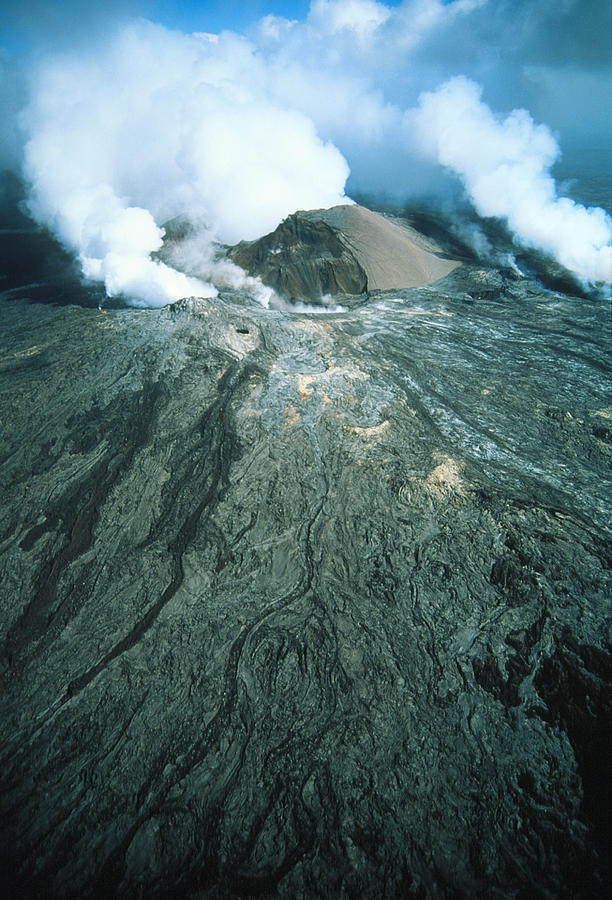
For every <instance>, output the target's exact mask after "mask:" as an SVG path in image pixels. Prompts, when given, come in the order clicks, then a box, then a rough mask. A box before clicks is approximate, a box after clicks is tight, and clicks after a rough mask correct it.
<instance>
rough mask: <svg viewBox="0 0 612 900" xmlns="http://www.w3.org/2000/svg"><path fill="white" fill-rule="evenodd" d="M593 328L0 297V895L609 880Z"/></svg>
mask: <svg viewBox="0 0 612 900" xmlns="http://www.w3.org/2000/svg"><path fill="white" fill-rule="evenodd" d="M459 273H460V275H459ZM605 316H606V311H605V308H604V305H603V304H602V303H599V302H597V301H592V302H589V303H586V302H584V303H581V302H579V301H576V300H572V299H571V298H564V297H561V296H560V295H555V294H551V293H547V292H545V291H544V290H542V289H541V288H539V287H538V286H537V285H536V284H535V283H533V282H529V281H528V280H524V281H522V282H518V281H511V280H508V279H507V278H505V277H503V276H501V275H500V274H499V273H496V272H493V271H490V270H483V269H473V268H470V267H467V266H464V267H462V268H461V269H458V270H457V273H453V274H451V275H449V276H448V278H447V279H446V280H445V281H443V282H440V283H438V284H436V285H435V287H430V288H425V289H421V290H416V289H413V290H404V291H397V292H394V293H392V294H390V293H387V294H384V293H383V294H372V295H370V296H369V298H368V299H367V302H364V303H363V305H361V306H359V307H358V308H356V309H353V310H352V311H350V312H347V313H342V314H334V315H311V314H291V313H286V312H282V311H274V310H263V309H261V308H258V307H257V306H256V305H254V304H253V303H252V302H251V301H249V299H248V297H247V295H244V294H241V293H240V292H234V293H232V292H227V293H226V294H224V295H223V296H221V297H220V298H219V299H218V300H215V301H203V300H197V299H193V300H187V301H181V302H179V303H178V304H176V305H175V306H174V307H171V308H168V309H165V310H161V311H153V310H148V311H135V310H109V311H108V312H104V311H99V310H94V309H83V308H78V307H63V308H62V307H50V306H47V307H44V306H40V305H36V304H31V305H27V304H21V303H20V304H19V305H17V304H15V303H6V302H5V303H3V304H2V305H0V317H1V319H2V326H1V331H0V343H1V345H2V355H1V357H0V410H1V415H0V417H1V420H2V421H1V426H2V444H1V450H2V456H1V459H0V466H1V468H0V489H1V491H2V502H1V505H0V574H1V584H2V592H1V597H0V623H1V627H2V630H1V633H0V638H1V643H2V655H1V660H2V691H1V693H0V709H1V713H0V716H1V718H0V721H1V722H2V733H1V738H0V755H1V761H2V765H1V768H0V779H1V782H2V792H1V795H0V796H1V807H0V813H1V815H0V828H1V830H2V840H1V846H2V848H3V853H4V873H3V874H4V884H5V885H8V890H9V894H10V895H11V896H13V897H24V898H25V897H27V898H37V897H45V898H49V897H51V898H77V897H78V898H87V897H119V898H121V897H124V898H131V897H147V898H167V897H188V898H194V900H195V898H201V900H203V898H237V897H256V896H258V897H285V898H294V897H304V898H310V897H313V898H316V897H325V898H328V897H343V898H349V897H360V898H383V897H384V898H396V897H411V896H413V897H427V898H451V897H452V898H456V897H487V898H489V897H496V898H508V900H509V898H519V897H520V898H527V897H547V898H553V897H554V898H559V897H568V898H569V897H594V896H604V894H605V892H606V890H607V885H608V877H609V873H608V871H607V869H606V858H605V849H606V847H607V846H609V838H610V834H609V819H608V818H607V816H608V810H609V805H608V804H609V800H610V778H609V774H610V773H609V754H608V750H609V746H608V745H609V734H610V732H609V727H610V692H609V674H610V655H609V650H610V647H609V633H608V626H609V617H608V614H609V599H610V559H611V554H610V546H611V545H610V528H609V518H608V514H609V486H610V462H611V458H612V456H611V454H612V444H611V440H612V424H611V422H612V408H611V406H610V399H609V395H607V396H606V390H607V388H608V387H609V382H608V372H607V369H606V366H607V354H608V351H609V346H608V339H607V337H606V334H605V329H604V328H602V323H603V322H605Z"/></svg>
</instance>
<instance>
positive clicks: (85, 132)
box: [22, 21, 349, 305]
mask: <svg viewBox="0 0 612 900" xmlns="http://www.w3.org/2000/svg"><path fill="white" fill-rule="evenodd" d="M22 122H23V126H24V128H25V130H26V132H27V133H28V134H29V140H28V142H27V145H26V148H25V166H24V171H25V174H26V177H27V179H28V181H29V182H30V184H31V192H30V199H29V204H30V209H31V211H32V213H33V215H34V216H35V218H36V219H37V220H38V221H39V222H42V223H43V224H45V225H47V226H48V227H50V228H51V229H53V230H54V231H55V232H56V233H57V234H58V236H59V237H60V239H61V240H62V241H63V242H64V244H65V245H66V246H68V247H70V248H71V249H73V250H75V252H76V253H77V254H78V256H79V258H80V260H81V264H82V267H83V271H84V273H85V275H86V276H87V277H89V278H95V279H100V280H103V281H104V283H105V286H106V290H107V293H108V294H109V295H110V296H117V295H120V294H122V295H126V296H129V297H131V298H135V299H136V301H143V302H147V303H150V304H154V305H159V304H161V303H164V302H169V301H170V300H174V299H177V298H178V297H180V296H184V295H185V294H193V293H200V294H202V293H206V294H208V295H210V294H211V293H212V292H213V291H214V289H213V288H212V287H211V286H210V285H208V286H207V285H205V284H202V283H201V282H196V281H195V280H194V279H191V280H189V279H187V278H186V277H185V276H184V275H181V274H180V273H177V272H173V271H172V270H169V268H168V267H167V266H164V265H163V264H161V263H160V262H158V261H154V260H151V259H149V256H150V254H151V253H152V252H155V251H157V250H158V249H159V247H160V246H161V242H162V237H163V229H162V228H161V227H160V226H162V225H163V223H164V222H165V221H166V220H168V219H171V218H173V217H175V216H178V215H187V216H188V217H190V218H191V219H192V221H197V222H198V223H199V225H200V226H201V232H202V235H203V239H202V254H203V257H204V258H205V257H206V253H207V249H206V248H207V247H208V248H210V245H211V243H212V242H213V241H214V240H220V241H225V242H230V243H233V242H235V241H237V240H239V239H243V238H245V239H249V238H254V237H257V236H258V235H260V234H262V233H265V232H266V231H270V230H272V229H273V228H274V227H275V226H276V225H277V224H278V222H279V221H280V220H281V219H282V218H283V217H284V216H286V215H287V214H289V213H291V212H294V211H295V210H296V209H300V208H311V207H317V206H330V205H333V204H335V203H338V202H341V201H342V200H343V199H344V193H343V191H344V184H345V181H346V178H347V176H348V172H349V169H348V166H347V163H346V161H345V160H344V158H343V156H342V155H341V154H340V152H339V151H338V150H337V149H336V148H335V147H334V146H333V145H331V144H330V143H326V142H324V141H322V140H321V139H320V138H319V136H318V135H317V132H316V129H315V127H314V125H313V123H312V121H311V120H310V119H309V118H308V117H307V116H306V115H304V114H303V113H301V112H299V111H296V110H293V109H288V108H286V107H285V106H283V105H279V104H278V103H277V102H275V100H274V98H273V97H271V96H270V92H269V91H268V89H267V85H266V73H265V71H264V70H262V67H261V66H260V64H259V62H258V61H257V59H256V58H255V56H254V53H253V50H252V47H251V46H250V45H249V44H248V43H247V42H246V41H244V40H243V39H241V38H239V37H237V36H236V35H232V34H225V35H222V36H221V37H220V38H219V39H218V40H216V41H211V40H210V39H208V38H207V37H206V36H201V35H191V36H186V35H182V34H180V33H178V32H170V31H168V30H167V29H163V28H160V27H158V26H154V25H151V24H150V23H147V22H144V21H142V22H138V23H136V24H133V25H131V26H129V27H127V28H123V29H122V30H121V31H120V32H119V33H118V35H117V36H116V38H115V40H113V41H111V42H109V44H108V45H105V46H104V47H103V48H97V49H95V50H93V51H90V52H86V53H78V54H76V55H60V56H54V57H52V58H51V59H49V60H48V61H47V62H45V63H44V64H42V66H41V67H40V68H39V69H38V70H37V72H36V74H35V77H34V79H33V85H32V97H31V101H30V103H29V105H28V107H27V109H26V110H25V112H24V114H23V117H22ZM204 236H205V237H204ZM210 255H211V254H210V253H209V256H210ZM149 281H150V287H149V286H148V285H149Z"/></svg>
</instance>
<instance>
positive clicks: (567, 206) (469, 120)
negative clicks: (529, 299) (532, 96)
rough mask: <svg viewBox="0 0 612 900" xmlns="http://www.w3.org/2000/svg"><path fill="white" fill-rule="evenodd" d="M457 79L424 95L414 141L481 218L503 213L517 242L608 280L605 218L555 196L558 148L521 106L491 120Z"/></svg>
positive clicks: (609, 228)
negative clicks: (458, 184)
mask: <svg viewBox="0 0 612 900" xmlns="http://www.w3.org/2000/svg"><path fill="white" fill-rule="evenodd" d="M481 94H482V88H481V87H480V86H479V85H477V84H475V83H474V82H473V81H470V80H468V79H467V78H463V77H456V78H452V79H450V80H449V81H447V82H445V83H444V84H443V85H441V86H440V87H439V88H438V89H437V90H436V91H434V92H429V93H424V94H423V95H422V96H421V98H420V102H419V108H418V110H417V111H416V112H415V113H414V114H413V115H411V116H409V119H410V121H411V123H412V124H414V125H415V126H416V129H417V133H418V135H419V138H420V140H421V142H422V146H423V148H424V150H425V152H427V153H433V154H435V156H436V158H437V160H438V162H439V163H441V165H443V166H446V167H448V168H450V169H452V170H453V171H454V172H455V173H456V174H457V175H459V177H460V178H461V179H462V181H463V183H464V185H465V187H466V189H467V192H468V195H469V197H470V199H471V200H472V202H473V203H474V205H475V207H476V209H477V210H478V212H479V213H480V214H481V215H482V216H496V217H499V218H504V219H505V220H506V221H507V222H508V225H509V226H510V228H511V229H512V231H513V232H514V233H515V235H516V237H517V238H518V240H519V241H520V242H521V243H523V244H526V245H527V246H532V247H537V248H539V249H541V250H544V251H546V252H547V253H549V254H551V255H553V256H555V257H556V258H557V259H558V260H559V262H561V263H562V264H563V265H564V266H566V267H567V268H568V269H570V270H572V271H573V272H575V273H577V274H578V275H579V276H581V277H582V278H584V279H586V280H589V281H610V280H612V219H611V218H610V217H609V216H608V215H607V214H606V213H605V212H604V210H603V209H601V208H597V207H591V208H588V209H587V208H586V207H584V206H582V205H580V204H578V203H575V202H574V201H573V200H570V199H569V198H567V197H558V196H557V192H556V185H555V181H554V179H553V177H552V176H551V174H550V167H551V166H552V164H553V163H554V162H555V160H556V159H557V157H558V156H559V147H558V144H557V142H556V140H555V139H554V137H553V135H552V134H551V132H550V130H549V129H548V128H547V127H546V126H545V125H536V123H535V122H534V121H533V119H532V118H531V116H530V115H529V113H528V112H527V111H526V110H524V109H515V110H513V111H512V112H511V113H510V114H509V115H508V116H507V117H506V118H505V119H497V118H496V117H495V116H494V115H493V113H492V111H491V110H490V108H489V107H488V106H487V105H486V104H485V103H483V102H482V100H481Z"/></svg>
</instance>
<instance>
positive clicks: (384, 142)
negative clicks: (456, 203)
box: [0, 0, 612, 305]
mask: <svg viewBox="0 0 612 900" xmlns="http://www.w3.org/2000/svg"><path fill="white" fill-rule="evenodd" d="M142 2H143V3H146V0H142ZM58 9H59V7H58ZM510 12H511V14H512V19H513V27H512V29H508V27H507V20H508V17H509V15H510ZM610 18H611V16H610V14H609V13H606V11H605V10H604V9H603V6H602V8H601V10H599V12H598V14H597V15H594V13H592V14H591V17H590V18H588V17H585V16H583V15H582V9H581V5H580V3H579V2H578V0H564V3H563V4H562V8H561V7H560V6H559V4H558V3H557V2H554V0H542V2H541V3H539V4H535V6H534V4H533V3H532V2H531V0H512V2H510V0H451V2H445V0H402V2H400V3H398V4H396V5H394V6H390V5H387V4H385V3H381V2H377V0H312V2H311V4H310V10H309V13H308V15H307V17H306V18H305V20H304V21H294V20H290V19H285V18H282V17H278V16H271V15H269V16H266V17H265V18H263V19H262V20H261V21H260V22H259V23H257V24H256V25H254V26H253V27H252V28H251V29H250V31H249V37H248V39H247V37H245V36H240V35H238V34H235V33H232V32H222V33H221V34H219V35H213V34H207V33H194V34H190V35H186V34H183V33H180V32H178V31H171V30H168V29H167V28H164V27H162V26H160V25H154V24H151V23H150V22H147V21H145V20H139V21H137V22H132V23H131V24H128V25H123V26H122V27H121V28H120V29H118V30H116V31H115V32H114V33H113V34H107V35H105V38H104V41H103V42H102V41H99V42H98V43H97V44H96V43H93V42H92V41H91V40H89V39H86V40H85V41H84V46H83V47H82V48H81V49H79V50H75V51H73V52H71V53H57V52H56V53H52V54H51V55H48V56H47V57H46V61H44V62H42V63H39V64H37V65H34V63H32V65H31V66H30V69H31V70H32V77H31V84H30V99H29V102H28V104H27V106H26V108H25V109H24V110H23V112H22V114H21V126H22V128H23V130H24V132H25V134H26V146H25V154H24V173H25V176H26V178H27V180H28V182H29V184H30V194H29V205H30V209H31V211H32V214H33V215H34V216H35V218H36V219H37V220H38V221H39V222H41V223H43V224H45V225H46V226H48V227H49V228H51V229H52V230H53V231H54V232H55V233H56V234H57V235H58V236H59V238H60V239H61V240H62V241H63V243H64V244H65V245H66V246H68V247H70V248H71V249H73V250H74V251H75V253H76V254H77V255H78V257H79V259H80V262H81V265H82V268H83V272H84V273H85V275H86V276H87V277H89V278H92V279H97V280H100V281H102V282H103V283H104V284H105V286H106V290H107V293H108V294H109V295H111V296H118V295H121V296H124V297H126V298H127V299H128V300H130V302H135V303H139V304H151V305H162V304H165V303H168V302H171V301H172V300H175V299H178V298H179V297H182V296H185V295H191V294H200V295H202V294H206V295H214V293H215V290H216V288H215V287H214V285H215V284H217V285H221V284H230V285H232V286H246V287H248V288H249V289H251V290H253V291H254V292H255V293H257V295H258V296H259V298H260V299H261V300H262V302H266V295H265V292H264V291H263V289H262V287H261V285H259V284H258V283H257V282H254V281H253V280H252V279H251V280H246V276H245V275H244V273H242V272H241V270H238V269H237V268H236V267H232V266H229V265H227V264H224V265H222V264H221V263H219V261H218V259H217V257H216V255H215V253H214V247H215V242H217V241H218V242H221V243H234V242H236V241H238V240H240V239H247V240H248V239H253V238H256V237H258V236H260V235H262V234H264V233H266V232H268V231H270V230H272V229H273V228H275V227H276V225H277V224H278V223H279V221H280V220H281V219H282V218H284V217H285V216H286V215H288V214H290V213H292V212H294V211H295V210H297V209H305V208H316V207H326V206H331V205H334V204H336V203H342V202H350V201H349V200H348V199H347V197H346V195H345V185H346V183H347V178H348V176H349V163H350V167H351V180H350V181H349V182H348V189H349V190H350V191H351V192H356V191H357V192H361V193H363V194H367V195H370V196H372V195H380V196H381V197H385V196H386V198H388V199H392V200H395V201H400V202H404V201H406V200H409V199H410V197H411V196H412V197H414V196H419V197H422V196H423V195H424V194H427V193H430V194H431V193H436V192H437V193H438V195H440V194H441V193H442V191H443V190H447V189H448V186H449V183H452V182H451V179H450V176H449V175H448V174H445V173H449V172H452V173H454V174H455V175H458V176H459V178H460V179H461V180H462V181H463V184H464V185H465V187H466V190H467V192H468V195H469V196H470V198H471V200H472V202H473V203H474V205H475V206H476V208H477V210H478V211H479V212H480V214H481V215H483V216H496V217H501V218H504V219H505V220H506V221H507V222H508V225H509V226H510V228H511V229H512V230H513V231H514V233H515V235H516V238H517V241H521V242H522V243H524V244H527V245H529V246H533V247H539V248H541V249H543V250H544V251H546V252H548V253H550V254H553V255H554V256H555V257H556V258H557V259H558V260H559V261H560V262H561V263H563V265H565V266H566V267H568V268H569V269H571V270H572V271H574V272H576V273H577V274H578V275H579V276H580V277H581V278H583V279H585V280H591V281H601V280H611V279H612V272H611V266H612V262H611V259H610V256H611V250H610V242H611V237H612V224H611V221H610V218H609V216H608V215H607V214H606V213H605V212H604V211H603V210H602V209H600V208H588V209H587V208H585V207H584V206H581V205H579V204H577V203H575V202H574V201H572V200H570V199H568V198H564V197H559V196H557V189H556V185H555V182H554V179H553V178H552V176H551V173H550V169H551V166H552V164H553V162H554V161H555V159H556V158H557V156H558V153H559V148H558V145H557V142H556V141H555V139H554V138H553V137H552V133H551V131H550V130H549V129H548V128H547V127H546V126H542V125H539V126H538V125H535V124H534V122H533V120H532V118H531V116H530V114H529V113H527V112H526V111H525V110H522V111H521V110H518V111H516V110H515V111H514V112H512V113H511V114H510V115H509V116H507V117H506V118H503V117H502V118H500V119H497V118H496V117H495V115H494V114H493V113H492V112H491V109H490V108H489V107H488V106H486V105H485V103H484V102H483V101H482V99H481V88H480V86H479V84H478V83H477V82H481V81H484V83H485V87H486V92H487V93H486V96H487V97H492V103H493V105H494V106H495V107H496V108H499V109H510V108H511V107H512V106H516V105H517V103H518V104H519V105H521V104H522V105H525V106H530V107H531V100H533V101H534V102H536V113H537V115H538V117H539V118H542V119H543V120H546V116H545V115H542V111H541V109H539V108H537V101H538V98H539V99H540V100H541V99H542V98H544V99H545V100H546V101H547V103H548V105H547V106H546V110H548V111H550V112H551V114H555V115H556V116H557V119H556V121H555V119H554V115H553V121H552V123H551V124H552V125H553V127H560V126H563V127H565V126H566V125H567V123H568V122H569V123H571V122H573V120H574V118H575V116H574V115H573V113H572V115H570V114H569V113H568V112H567V110H566V108H565V107H566V106H567V104H565V105H564V102H562V101H563V100H564V98H563V97H561V94H560V93H559V85H566V84H567V79H568V71H570V69H568V66H569V67H570V68H571V67H572V66H573V68H571V72H572V73H576V72H578V73H582V80H580V79H578V78H577V77H574V75H573V74H572V78H573V79H574V80H573V83H574V84H578V85H583V84H585V85H587V84H588V85H589V86H590V87H589V91H590V92H591V93H592V86H593V85H595V84H601V85H602V89H601V90H602V91H603V92H604V93H605V90H606V85H612V66H611V65H610V57H609V47H608V43H607V40H606V36H607V34H609V29H608V28H607V27H606V23H607V22H608V20H609V19H610ZM203 22H204V24H205V22H206V15H205V13H203ZM589 23H591V24H589ZM519 34H520V40H518V39H517V38H516V35H519ZM492 36H493V37H494V40H496V41H497V42H498V43H497V44H496V45H495V44H494V52H491V49H490V48H491V46H492V44H491V41H492ZM519 45H520V46H521V47H522V48H523V49H522V50H521V54H522V55H520V56H519V55H518V51H517V47H518V46H519ZM63 46H66V42H65V41H64V42H63ZM568 48H570V49H571V50H572V52H574V53H575V58H574V59H570V61H569V62H568V63H567V64H566V57H567V54H568V52H570V50H568ZM591 57H593V59H594V62H593V61H592V59H591ZM595 63H596V66H595ZM457 73H463V76H465V77H450V78H449V76H457ZM543 73H544V74H546V78H545V79H544V78H543ZM526 75H527V77H526ZM467 76H469V77H467ZM6 83H8V82H6ZM440 85H441V86H440ZM542 85H545V88H546V90H544V89H543V88H542ZM530 90H531V91H532V94H529V91H530ZM585 90H586V89H585ZM538 91H539V93H538ZM521 92H522V93H521ZM583 93H584V92H583ZM3 97H4V95H3V85H2V83H0V107H2V108H6V109H11V108H12V102H13V100H14V98H15V97H16V93H15V91H14V90H13V89H12V88H11V89H10V90H9V93H8V94H7V95H6V98H5V99H6V102H5V99H3ZM515 97H518V100H517V99H515ZM8 100H10V101H11V103H8ZM582 101H583V102H582V105H581V109H582V110H583V111H584V114H585V116H586V115H588V116H590V119H589V120H588V121H587V120H586V119H585V121H583V122H581V123H580V127H581V128H582V129H583V130H584V129H585V128H588V129H590V133H592V134H594V133H595V132H597V129H599V132H598V133H601V131H602V128H604V126H603V125H602V124H601V122H602V116H601V112H600V109H599V107H597V104H596V103H595V102H594V101H592V100H590V101H589V102H587V98H586V96H585V97H582ZM542 102H543V101H542ZM3 104H4V106H3ZM13 105H14V104H13ZM13 124H14V123H9V125H10V129H11V130H12V132H15V129H14V128H13ZM605 127H606V128H609V125H606V126H605ZM4 131H5V132H6V134H7V135H8V134H9V129H8V128H7V126H6V124H5V125H4ZM604 144H605V142H604ZM0 149H1V144H0ZM423 150H425V154H423ZM347 160H348V163H347ZM440 164H441V165H442V167H443V168H442V169H441V168H440ZM577 174H579V173H577ZM453 180H454V178H453ZM175 217H183V218H184V219H187V220H188V221H189V222H190V223H191V226H192V230H191V235H192V237H191V238H190V240H189V247H188V248H183V251H179V249H178V248H177V247H174V248H168V247H167V246H166V247H164V252H163V259H164V261H163V262H162V260H161V259H160V258H159V257H158V256H157V251H158V250H159V249H160V247H161V246H162V241H163V238H164V228H163V226H164V223H166V222H168V221H170V220H172V219H173V218H175ZM181 253H182V255H181ZM173 254H174V255H173ZM173 266H176V268H173ZM178 269H182V270H183V271H178Z"/></svg>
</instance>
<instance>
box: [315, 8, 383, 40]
mask: <svg viewBox="0 0 612 900" xmlns="http://www.w3.org/2000/svg"><path fill="white" fill-rule="evenodd" d="M390 15H391V10H390V9H389V7H387V6H384V4H382V3H376V2H375V0H313V2H312V3H311V5H310V12H309V14H308V22H309V23H310V24H312V25H313V27H314V28H315V29H316V30H318V31H319V32H320V33H322V34H324V35H336V34H338V32H342V31H349V32H352V33H353V34H354V35H355V36H356V37H357V40H358V41H359V42H360V43H364V42H366V41H367V40H368V38H370V37H371V36H372V34H373V33H374V32H375V31H376V30H377V29H378V28H380V26H381V25H383V24H384V23H385V22H386V21H387V19H388V18H389V16H390Z"/></svg>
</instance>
